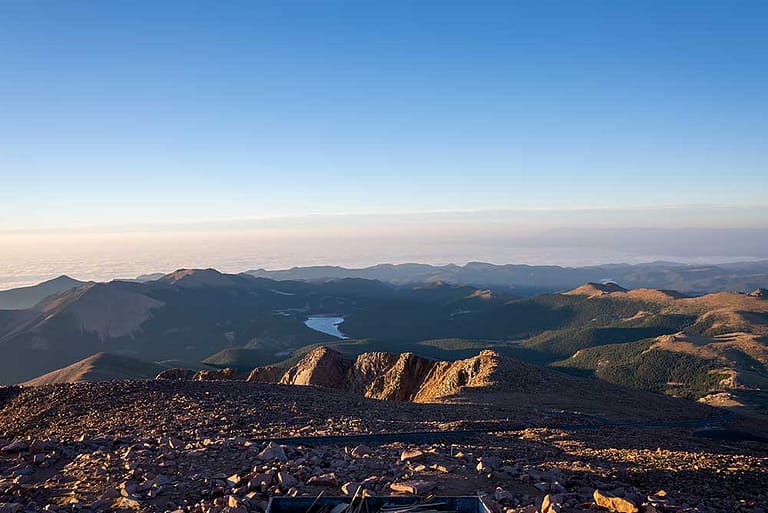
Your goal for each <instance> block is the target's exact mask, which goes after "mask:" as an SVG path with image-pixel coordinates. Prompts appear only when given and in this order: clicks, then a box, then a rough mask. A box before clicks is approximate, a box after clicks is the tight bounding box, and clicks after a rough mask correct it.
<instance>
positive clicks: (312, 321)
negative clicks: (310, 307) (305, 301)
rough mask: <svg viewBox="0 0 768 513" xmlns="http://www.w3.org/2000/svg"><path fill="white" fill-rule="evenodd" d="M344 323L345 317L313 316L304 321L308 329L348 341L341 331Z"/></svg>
mask: <svg viewBox="0 0 768 513" xmlns="http://www.w3.org/2000/svg"><path fill="white" fill-rule="evenodd" d="M342 322H344V317H329V316H324V315H311V316H309V317H307V320H306V321H304V325H305V326H306V327H307V328H310V329H313V330H315V331H319V332H320V333H325V334H326V335H331V336H334V337H336V338H341V339H347V338H349V337H348V336H346V335H345V334H344V333H342V332H341V331H339V324H341V323H342Z"/></svg>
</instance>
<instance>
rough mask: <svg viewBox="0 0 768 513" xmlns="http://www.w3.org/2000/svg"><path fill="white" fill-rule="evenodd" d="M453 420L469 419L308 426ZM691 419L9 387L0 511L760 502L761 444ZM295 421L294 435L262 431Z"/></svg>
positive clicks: (125, 387) (194, 386)
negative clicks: (697, 433)
mask: <svg viewBox="0 0 768 513" xmlns="http://www.w3.org/2000/svg"><path fill="white" fill-rule="evenodd" d="M579 425H582V426H585V427H591V429H578V426H579ZM456 430H477V431H478V432H477V433H474V434H466V435H464V436H462V437H448V436H433V437H432V438H429V439H414V438H404V439H401V440H393V439H391V438H368V439H365V438H362V439H361V438H350V439H342V440H338V439H335V440H326V441H322V440H321V441H313V440H310V439H308V438H311V437H316V436H329V435H361V434H384V433H389V434H391V433H406V432H414V431H456ZM484 431H488V432H484ZM690 431H691V430H690V428H689V429H683V428H671V427H658V428H649V427H643V428H628V427H616V426H603V427H597V425H596V424H595V423H594V422H593V420H592V419H591V418H589V417H579V416H578V415H573V414H571V413H568V412H555V411H551V410H549V409H547V408H545V407H537V406H536V404H535V402H532V403H529V404H526V405H521V406H519V407H517V406H515V405H510V404H505V405H504V406H498V405H497V406H491V405H487V404H486V405H479V404H412V403H398V402H389V401H375V400H368V399H362V398H360V397H359V396H355V395H351V394H346V393H341V392H333V391H325V390H318V389H315V388H313V387H295V386H280V385H267V384H254V383H245V382H216V381H214V382H174V381H126V382H111V383H78V384H69V385H50V386H43V387H37V388H24V389H20V388H6V389H0V444H1V447H2V449H1V450H0V513H6V512H13V513H18V512H21V511H39V510H47V511H62V512H63V511H80V512H89V511H94V512H97V511H108V510H123V511H192V512H209V511H210V512H219V511H229V512H243V513H246V512H250V511H253V512H262V511H264V509H265V507H266V505H267V501H268V499H269V497H271V496H275V495H289V496H293V495H308V496H317V495H318V494H320V493H321V492H323V493H324V495H352V494H354V493H355V491H357V490H358V489H360V490H365V493H366V494H369V495H377V496H381V495H393V494H416V495H425V494H430V493H431V494H434V495H482V496H484V497H485V501H486V503H487V504H488V505H489V507H490V508H491V509H492V510H493V511H496V512H503V513H512V512H527V513H532V512H535V511H542V512H543V513H547V512H549V513H552V512H556V511H564V512H570V511H574V512H575V511H596V510H599V509H601V507H604V510H609V509H610V510H613V511H644V512H648V513H650V512H655V511H659V512H693V511H696V512H734V511H741V512H752V513H759V512H764V511H766V509H765V508H766V506H765V505H766V503H768V490H766V484H768V447H767V446H766V445H764V444H762V445H761V444H759V443H756V442H739V443H723V442H716V441H709V440H705V439H699V438H693V437H691V433H690ZM293 437H305V439H303V440H296V441H292V442H286V441H284V440H283V441H280V442H270V440H273V439H275V438H281V439H284V438H293ZM542 503H543V504H542ZM598 504H599V505H598Z"/></svg>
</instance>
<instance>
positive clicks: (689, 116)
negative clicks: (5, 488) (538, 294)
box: [0, 0, 768, 287]
mask: <svg viewBox="0 0 768 513" xmlns="http://www.w3.org/2000/svg"><path fill="white" fill-rule="evenodd" d="M766 26H768V4H767V3H766V2H764V1H748V0H745V1H740V2H727V1H709V0H691V1H685V0H680V1H675V2H669V1H667V0H658V1H650V0H649V1H642V2H638V1H622V0H603V1H591V0H584V1H578V2H573V1H570V0H562V1H547V0H536V1H513V0H507V1H499V2H488V1H485V2H484V1H472V2H470V1H466V2H459V1H439V2H433V1H427V0H424V1H418V2H410V1H409V2H399V1H387V2H370V1H356V2H349V1H343V2H342V1H318V0H315V1H307V2H296V1H285V0H283V1H275V2H266V1H261V2H260V1H237V0H232V1H226V2H219V1H216V2H214V1H211V2H200V1H178V2H174V1H164V2H150V1H134V2H90V1H78V0H72V1H67V2H59V1H56V2H47V1H35V0H4V1H3V2H0V280H2V279H3V278H2V277H3V276H4V275H5V276H6V277H7V280H8V282H9V283H10V282H11V281H13V283H17V282H23V281H25V279H17V278H18V277H19V276H22V275H23V276H38V275H41V276H42V275H46V274H47V273H49V272H50V273H54V272H56V271H58V270H63V269H69V268H70V267H68V266H67V265H66V261H69V260H71V261H74V260H77V259H80V260H82V257H81V256H80V257H78V256H77V255H79V254H80V252H82V248H85V247H88V248H89V253H88V255H89V257H92V258H93V259H94V262H95V263H94V264H92V265H91V267H90V268H89V267H87V266H86V267H82V268H78V269H79V272H81V273H82V274H88V273H91V275H93V274H94V272H95V271H93V269H95V268H96V267H99V268H100V269H103V270H104V272H105V273H108V272H109V271H108V269H109V268H110V262H112V263H115V259H114V257H113V256H110V255H112V254H120V253H121V252H122V253H125V254H126V255H127V254H128V253H130V256H126V257H124V258H125V259H128V260H134V261H136V260H141V259H146V260H147V265H150V264H151V263H152V262H157V260H156V259H155V253H154V252H155V251H157V249H156V247H155V248H154V249H153V245H154V246H157V238H158V237H160V238H161V239H162V240H163V241H167V243H168V244H169V245H170V246H169V247H176V248H180V247H186V246H184V244H185V243H184V242H183V241H193V243H192V246H191V247H190V248H189V249H188V251H187V253H184V252H181V253H179V256H178V257H176V258H167V259H165V260H163V261H162V262H163V265H167V266H171V267H173V266H175V265H179V266H181V265H182V264H184V263H188V262H192V261H194V262H198V261H199V260H200V258H199V256H200V255H199V252H198V254H195V251H196V250H195V249H194V248H195V247H196V246H195V243H194V241H197V243H198V244H202V243H203V242H202V241H204V240H209V239H208V238H207V237H210V236H214V237H225V238H228V240H229V239H231V240H232V241H235V242H232V243H231V245H230V246H227V247H228V248H229V249H227V250H226V251H224V250H222V251H221V252H219V253H216V254H215V255H214V254H213V253H212V254H211V255H209V257H208V258H209V261H210V262H211V264H212V265H214V264H216V265H223V266H235V263H234V262H238V264H237V265H241V264H243V265H244V267H245V268H248V267H257V266H259V264H265V263H270V262H272V263H273V264H274V265H292V264H299V263H305V262H320V261H322V262H325V261H326V260H330V262H327V263H336V262H337V261H341V260H345V261H347V260H349V258H347V256H345V255H349V252H348V251H343V252H342V251H340V250H339V251H336V252H328V251H320V250H318V249H317V248H314V249H311V250H310V249H308V247H307V246H306V244H304V243H303V242H302V241H306V240H307V238H308V237H318V238H319V240H322V241H325V243H327V242H329V241H330V242H332V243H334V244H336V245H337V246H342V245H343V244H340V243H339V241H341V240H349V241H350V242H349V244H350V245H351V247H355V248H358V249H360V248H359V247H360V246H363V247H365V246H368V245H369V246H371V247H378V246H377V244H378V245H379V246H380V247H382V248H386V251H379V250H377V252H375V253H366V254H363V253H362V252H361V256H360V257H355V258H354V259H352V261H351V263H352V264H355V263H357V264H362V263H367V262H375V261H377V260H381V259H384V258H387V259H390V260H397V261H401V260H404V259H408V258H425V259H431V260H433V261H436V260H445V261H456V262H459V261H462V260H468V259H475V260H483V259H490V258H491V257H493V258H496V259H500V260H518V259H524V258H528V259H529V260H531V261H533V260H535V259H537V258H538V261H544V260H546V259H545V258H541V256H540V255H538V256H537V255H536V254H535V248H536V247H539V246H540V245H539V246H536V245H535V244H534V246H532V251H533V252H534V253H533V254H531V255H532V256H531V255H529V256H525V255H526V253H524V252H518V253H515V252H514V251H507V252H506V253H505V252H486V253H483V251H485V250H483V249H482V248H487V247H488V245H489V244H490V245H492V246H494V247H497V246H499V245H503V244H504V241H510V240H517V241H521V240H522V239H521V238H527V239H526V242H525V244H529V245H530V244H533V243H532V242H531V241H532V240H533V239H536V240H539V241H541V240H542V238H547V237H550V238H549V239H548V240H547V244H549V245H552V244H553V240H554V244H555V245H558V244H559V245H560V246H562V247H565V246H567V245H568V241H567V240H566V239H567V237H564V234H573V233H576V232H578V233H584V234H586V233H588V232H589V231H590V230H603V232H602V233H603V235H604V236H607V235H606V234H609V233H613V232H611V231H610V230H640V229H642V230H648V229H657V230H659V229H661V230H688V231H687V232H685V233H690V230H699V232H697V233H702V232H701V230H710V231H709V232H707V233H709V234H710V235H709V237H710V240H712V241H714V242H715V243H717V242H718V240H719V239H718V236H716V235H713V234H716V233H719V234H723V233H726V231H728V230H730V231H729V232H728V233H729V235H728V237H730V238H729V239H728V243H729V245H730V246H729V248H727V250H725V249H719V250H718V249H717V248H710V250H709V251H702V252H701V253H699V254H696V255H687V256H685V258H703V259H706V258H710V259H714V258H716V257H719V256H723V254H725V253H728V254H730V253H734V255H733V257H739V258H758V257H759V258H762V257H766V256H768V248H755V247H754V241H753V239H754V233H755V232H754V231H751V230H755V229H757V230H762V229H768V207H767V206H768V200H767V199H766V192H768V152H767V151H766V148H767V147H768V144H767V143H768V140H767V139H768V137H767V136H768V31H766V30H765V27H766ZM435 224H437V225H439V229H434V228H433V227H434V226H435ZM574 230H575V231H576V232H574ZM713 230H714V231H713ZM383 233H388V234H389V235H387V236H386V237H385V236H384V235H382V234H383ZM405 233H408V234H411V233H412V234H413V236H412V237H411V236H410V235H409V236H408V237H405V238H404V239H403V240H399V239H398V234H405ZM558 233H559V234H560V235H558ZM589 233H591V232H589ZM680 233H683V232H680ZM739 233H741V234H743V236H742V237H741V238H738V237H737V238H736V239H733V236H734V234H739ZM481 236H482V237H481ZM376 237H378V238H376ZM483 237H484V238H483ZM558 237H560V238H558ZM584 237H586V238H589V237H587V236H586V235H584ZM479 238H482V241H480V239H479ZM552 238H554V239H552ZM603 238H604V237H603ZM705 238H706V237H705ZM374 239H375V240H374ZM405 239H407V240H405ZM643 240H644V244H645V245H646V247H647V244H646V242H647V241H645V239H643ZM129 241H141V242H135V243H134V242H130V243H129ZM236 241H240V243H238V242H236ZM279 241H283V242H284V244H283V243H279ZM174 243H176V244H174ZM281 244H282V245H281ZM522 244H523V243H522V242H520V245H522ZM670 244H671V243H668V244H667V246H665V247H659V249H658V250H654V251H646V254H641V253H642V251H641V249H642V248H639V247H638V248H630V249H631V251H628V252H627V251H625V252H624V254H613V253H609V252H605V253H603V254H601V253H600V250H601V247H602V245H603V243H602V242H595V244H594V246H593V247H592V248H591V250H590V251H591V253H590V252H584V253H583V254H579V255H576V256H575V257H573V255H572V256H571V260H570V261H571V262H574V263H575V262H578V261H582V260H583V261H593V260H612V259H632V258H639V259H643V258H651V257H654V256H657V255H659V254H663V255H668V256H673V257H674V256H675V251H674V250H675V247H674V245H670ZM742 244H743V247H744V249H743V250H741V249H740V246H741V245H742ZM767 244H768V243H767ZM247 245H255V246H258V248H259V249H258V251H255V252H254V251H251V252H250V253H243V252H242V251H240V252H239V253H238V251H239V250H238V249H237V248H238V247H241V246H247ZM393 245H394V247H393ZM129 246H130V248H132V249H131V250H130V252H128V249H127V248H128V247H129ZM449 246H450V247H453V248H454V249H447V248H448V247H449ZM734 246H735V247H734ZM320 247H322V244H321V246H320ZM4 248H5V249H4ZM677 249H678V250H679V249H680V248H677ZM678 252H679V251H678ZM630 253H631V254H630ZM430 255H431V256H430ZM484 257H486V258H484ZM227 258H228V259H229V260H227ZM548 258H551V259H554V260H558V258H560V260H562V261H563V262H564V263H566V262H565V260H567V259H565V258H563V257H557V255H552V256H551V257H548ZM680 258H683V256H680ZM35 259H42V260H44V261H45V263H44V264H43V263H39V262H38V263H33V261H34V262H37V260H35ZM560 260H558V261H560ZM250 262H252V263H253V265H245V264H246V263H250ZM158 265H159V264H158ZM3 267H5V268H6V272H5V273H4V272H3ZM11 267H13V269H14V271H13V272H11V271H9V269H10V268H11ZM115 267H118V265H117V264H116V263H115ZM44 269H45V270H44ZM89 269H90V271H89ZM133 270H135V269H132V270H130V271H127V272H133ZM147 271H151V269H147ZM114 272H116V271H114ZM14 276H15V277H16V278H14ZM0 287H2V283H0Z"/></svg>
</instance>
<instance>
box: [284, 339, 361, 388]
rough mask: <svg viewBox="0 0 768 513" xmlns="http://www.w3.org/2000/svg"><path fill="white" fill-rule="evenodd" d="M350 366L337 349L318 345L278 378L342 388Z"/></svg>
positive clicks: (294, 383)
mask: <svg viewBox="0 0 768 513" xmlns="http://www.w3.org/2000/svg"><path fill="white" fill-rule="evenodd" d="M351 366H352V364H351V362H350V361H349V360H347V359H345V358H344V356H343V355H342V354H341V353H339V352H338V351H334V350H332V349H329V348H327V347H318V348H317V349H315V350H313V351H311V352H309V353H307V355H306V356H305V357H304V358H302V359H301V361H300V362H299V363H298V364H296V365H294V366H293V367H291V368H290V369H288V371H287V372H286V373H285V374H284V375H283V376H282V377H281V378H280V383H281V384H284V385H315V386H319V387H325V388H335V389H343V388H344V387H345V382H346V378H347V372H348V371H349V369H350V368H351Z"/></svg>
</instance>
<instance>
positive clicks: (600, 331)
mask: <svg viewBox="0 0 768 513" xmlns="http://www.w3.org/2000/svg"><path fill="white" fill-rule="evenodd" d="M65 284H66V283H65ZM74 285H75V286H74V287H73V288H68V289H65V290H63V291H59V292H55V293H53V294H52V295H49V296H47V297H45V298H43V299H42V300H41V301H39V302H38V303H37V304H35V305H34V306H33V307H31V308H22V309H14V310H0V381H2V382H4V383H20V382H31V384H39V383H48V382H59V381H82V380H85V381H88V380H101V379H114V378H121V379H122V378H132V377H134V378H136V377H142V378H146V377H151V376H152V374H154V373H155V371H158V370H162V369H167V368H171V367H181V368H188V369H195V370H198V369H200V368H205V367H207V368H209V369H216V368H227V367H229V368H232V369H234V371H237V372H241V373H246V372H250V371H251V370H252V369H254V368H257V367H263V366H269V365H271V366H273V367H276V368H279V369H282V371H281V372H286V371H288V369H290V368H291V367H292V366H294V365H295V364H296V363H297V362H298V361H300V360H301V359H302V358H304V357H305V355H307V354H309V353H311V352H312V351H313V350H314V349H315V348H317V347H319V346H325V347H327V348H329V349H330V350H333V351H337V352H339V353H341V354H343V355H344V357H345V358H356V357H357V356H358V355H360V354H363V353H375V352H382V353H384V352H386V353H395V354H401V353H413V354H414V355H417V356H419V357H422V358H427V359H432V360H435V361H438V360H439V361H448V362H451V361H456V360H461V359H466V358H471V357H475V356H476V355H478V353H480V352H481V351H483V350H487V349H491V350H493V351H494V352H496V353H498V354H500V355H503V356H505V357H513V358H515V359H518V360H522V361H527V362H530V363H533V364H536V365H544V366H548V367H550V368H551V369H553V370H557V371H559V372H561V373H566V374H570V375H574V376H579V377H597V378H599V379H601V380H603V381H606V382H611V383H615V384H618V385H623V386H629V387H634V388H639V389H644V390H650V391H656V392H663V393H666V394H668V395H674V396H678V397H685V398H689V399H696V400H700V401H702V402H707V403H708V404H712V405H715V406H726V407H734V408H739V409H741V411H745V412H747V413H749V414H754V415H757V416H763V415H768V397H766V390H768V370H767V369H768V300H766V296H768V294H766V291H765V289H760V288H757V289H755V290H754V291H752V292H750V293H741V292H715V293H710V294H705V295H701V296H692V295H689V294H685V293H682V292H679V291H672V290H666V289H653V288H634V289H633V288H629V287H626V286H624V284H621V285H619V284H616V283H613V282H607V283H606V282H590V283H586V284H582V285H579V286H577V287H575V288H573V289H571V290H568V291H564V292H556V293H544V294H539V295H536V296H532V297H524V296H519V295H516V294H514V293H513V292H512V291H510V289H509V288H505V287H499V288H494V287H489V288H480V287H476V286H470V285H456V284H450V283H446V282H443V281H433V282H427V283H419V284H408V285H405V284H403V285H395V284H392V283H385V282H382V281H376V280H368V279H363V278H353V277H349V278H341V279H323V280H311V281H296V280H273V279H269V278H263V277H256V276H253V275H250V274H224V273H220V272H218V271H216V270H213V269H182V270H178V271H175V272H173V273H170V274H167V275H163V276H161V277H159V278H157V279H153V280H149V281H113V282H109V283H90V282H89V283H79V282H78V283H76V284H74ZM46 286H48V285H46ZM43 290H44V289H43V288H42V287H41V289H40V292H39V293H40V294H42V293H43V292H42V291H43ZM26 294H27V297H31V296H30V291H26ZM323 316H326V317H328V318H329V321H332V322H340V324H338V328H339V329H340V330H341V332H342V333H343V334H344V335H346V336H347V337H348V338H346V339H341V338H338V337H336V336H334V335H332V334H329V333H331V332H329V333H324V332H320V331H316V330H314V329H311V328H310V327H308V325H306V324H305V321H307V319H308V318H315V319H318V318H323ZM335 319H338V321H336V320H335ZM101 353H109V354H111V355H114V357H113V356H105V355H103V354H101ZM94 355H96V356H94ZM115 357H119V358H124V359H126V360H120V361H117V360H115V359H114V358H115ZM78 362H79V363H78ZM52 372H53V373H54V374H50V373H52ZM46 375H47V376H46Z"/></svg>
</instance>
